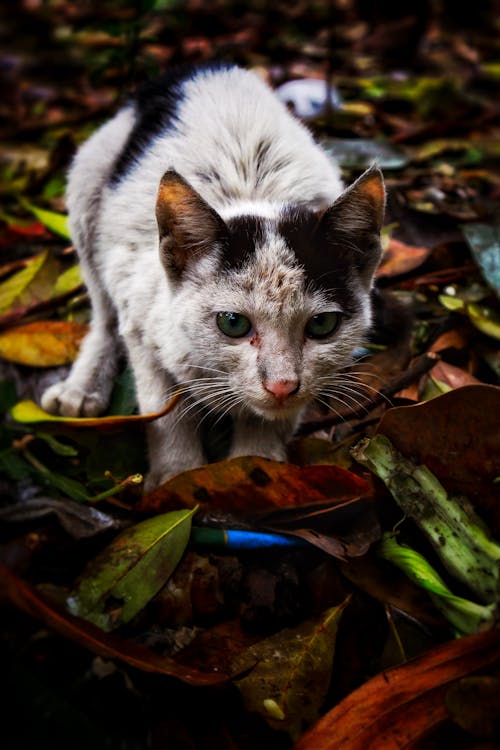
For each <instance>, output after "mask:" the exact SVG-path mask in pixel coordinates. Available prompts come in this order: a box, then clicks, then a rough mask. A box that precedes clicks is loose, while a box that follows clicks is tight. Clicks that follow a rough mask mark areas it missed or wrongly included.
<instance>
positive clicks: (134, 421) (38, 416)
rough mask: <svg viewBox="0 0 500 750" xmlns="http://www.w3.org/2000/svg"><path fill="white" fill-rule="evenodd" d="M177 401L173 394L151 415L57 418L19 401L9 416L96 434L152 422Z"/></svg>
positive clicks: (41, 424)
mask: <svg viewBox="0 0 500 750" xmlns="http://www.w3.org/2000/svg"><path fill="white" fill-rule="evenodd" d="M178 400H179V394H175V395H174V396H173V397H172V398H171V399H170V401H169V402H168V404H167V405H166V406H165V408H164V409H162V410H161V411H158V412H154V413H152V414H129V415H127V416H119V415H117V416H114V415H113V416H109V417H59V416H55V415H54V414H49V413H48V412H46V411H44V410H43V409H41V408H40V407H39V406H38V404H35V402H34V401H19V403H17V404H16V405H15V406H13V407H12V409H11V416H12V418H13V419H15V420H16V422H21V423H22V424H37V425H40V426H43V427H44V429H49V428H54V429H57V431H61V430H63V431H65V430H74V429H76V430H94V429H96V430H97V431H98V432H114V431H116V430H120V429H123V428H124V427H131V426H134V425H137V426H141V425H144V424H147V423H148V422H153V421H154V420H155V419H159V417H164V416H165V414H168V412H169V411H170V410H171V409H173V408H174V406H175V405H176V403H177V402H178Z"/></svg>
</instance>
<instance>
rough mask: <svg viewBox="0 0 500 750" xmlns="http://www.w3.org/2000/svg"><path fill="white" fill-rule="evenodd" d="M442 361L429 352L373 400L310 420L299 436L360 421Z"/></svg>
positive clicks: (299, 432)
mask: <svg viewBox="0 0 500 750" xmlns="http://www.w3.org/2000/svg"><path fill="white" fill-rule="evenodd" d="M439 360H440V356H439V354H436V352H427V353H426V354H422V355H421V356H420V357H418V358H417V359H416V360H415V362H414V363H413V365H412V366H411V367H410V368H409V369H408V370H406V371H405V372H402V373H401V374H400V375H398V377H396V378H394V380H392V381H391V382H390V383H389V384H388V385H386V386H385V388H381V389H380V391H379V392H378V393H375V394H374V395H373V396H372V397H371V398H368V399H366V401H364V402H363V403H361V404H360V405H359V406H356V407H355V408H352V409H344V410H343V411H337V412H335V414H327V415H326V416H325V417H320V418H319V419H314V420H308V421H307V422H304V423H303V424H301V425H300V427H299V429H298V430H297V432H296V434H297V435H310V434H311V433H312V432H316V431H317V430H323V429H325V428H326V427H332V426H333V425H336V424H340V423H341V422H348V421H349V420H351V419H360V418H361V417H364V416H366V413H367V412H369V411H372V410H373V409H375V407H376V406H380V404H382V403H383V402H384V401H386V400H387V399H388V398H389V397H390V396H393V395H394V394H395V393H397V392H398V391H401V390H403V388H407V386H409V385H411V384H412V383H414V382H415V380H418V379H419V378H420V377H421V376H422V375H425V373H426V372H428V371H429V370H431V369H432V368H433V367H434V366H435V365H436V364H437V362H438V361H439Z"/></svg>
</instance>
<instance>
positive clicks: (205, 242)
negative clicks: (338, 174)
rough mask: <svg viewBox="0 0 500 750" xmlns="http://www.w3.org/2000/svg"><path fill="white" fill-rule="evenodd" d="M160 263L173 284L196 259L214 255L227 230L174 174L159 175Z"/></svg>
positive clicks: (210, 210) (157, 202) (157, 201)
mask: <svg viewBox="0 0 500 750" xmlns="http://www.w3.org/2000/svg"><path fill="white" fill-rule="evenodd" d="M156 220H157V222H158V231H159V235H160V256H161V260H162V263H163V265H164V267H165V269H166V271H167V273H168V274H169V275H170V276H171V278H172V279H173V280H175V281H178V280H179V279H180V278H181V277H182V275H183V274H184V272H185V271H186V269H188V268H189V267H190V266H192V265H193V264H195V263H196V261H197V260H199V259H200V258H202V257H204V256H206V255H207V254H208V253H210V252H214V248H215V246H216V244H217V243H220V242H222V241H223V240H224V238H225V237H226V235H227V227H226V225H225V224H224V222H223V220H222V219H221V217H220V216H219V214H218V213H217V211H214V209H213V208H211V207H210V206H209V205H208V203H207V202H206V201H204V200H203V198H202V197H201V196H200V195H199V194H198V193H197V192H196V190H194V189H193V188H192V187H191V185H189V183H187V182H186V180H184V179H183V178H182V177H181V176H180V175H179V174H177V172H174V171H173V170H170V171H168V172H165V174H164V175H163V177H162V179H161V182H160V187H159V188H158V197H157V200H156Z"/></svg>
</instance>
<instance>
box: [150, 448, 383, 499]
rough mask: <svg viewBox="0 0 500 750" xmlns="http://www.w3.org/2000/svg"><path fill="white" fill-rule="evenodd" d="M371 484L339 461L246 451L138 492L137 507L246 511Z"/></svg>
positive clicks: (354, 491) (365, 489) (359, 491)
mask: <svg viewBox="0 0 500 750" xmlns="http://www.w3.org/2000/svg"><path fill="white" fill-rule="evenodd" d="M369 492H370V485H369V484H368V483H367V482H366V481H365V480H364V479H361V478H360V477H358V476H357V475H356V474H353V473H352V472H350V471H347V469H341V468H340V467H338V466H327V465H318V466H304V467H299V466H294V465H293V464H286V463H282V462H279V461H270V460H268V459H265V458H260V457H258V456H244V457H242V458H234V459H228V460H226V461H219V462H217V463H213V464H209V465H207V466H201V467H200V468H198V469H193V470H192V471H186V472H183V473H182V474H178V475H177V476H175V477H172V479H170V480H169V481H168V482H165V484H162V485H161V486H160V487H158V489H156V490H154V491H153V492H151V493H150V494H149V495H146V496H144V497H143V498H142V500H141V501H140V503H139V506H138V510H140V511H147V512H156V513H158V512H161V511H164V510H168V509H170V508H175V507H177V508H178V507H179V506H181V507H187V508H192V507H194V506H195V505H197V504H200V506H201V507H202V508H205V507H207V508H210V509H211V510H216V509H217V510H220V509H223V510H229V511H234V512H237V511H250V512H257V511H259V510H269V509H271V508H286V507H287V506H293V505H306V504H310V505H314V504H316V503H322V502H325V501H327V500H333V499H336V500H346V499H350V498H353V497H359V496H361V495H366V494H368V493H369Z"/></svg>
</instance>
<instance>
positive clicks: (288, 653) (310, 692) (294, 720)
mask: <svg viewBox="0 0 500 750" xmlns="http://www.w3.org/2000/svg"><path fill="white" fill-rule="evenodd" d="M348 602H349V597H348V598H347V599H345V600H344V601H343V602H342V603H341V604H339V606H337V607H333V608H331V609H329V610H327V611H326V612H325V613H323V614H322V615H321V617H318V618H315V619H313V620H308V621H306V622H303V623H301V624H300V625H298V626H297V627H295V628H287V629H286V630H282V631H280V632H279V633H276V634H275V635H272V636H271V637H270V638H265V639H264V640H262V641H259V643H257V644H255V645H254V646H250V648H249V649H247V650H246V651H245V652H243V653H242V654H241V655H240V656H238V657H237V658H236V659H235V661H234V662H233V671H234V672H235V673H237V672H240V671H243V670H245V669H249V668H252V666H253V665H254V664H255V666H253V669H252V670H251V672H250V673H249V674H248V675H247V676H246V677H243V678H242V679H239V680H236V685H237V687H238V689H239V691H240V693H241V694H242V696H243V700H244V701H245V706H246V708H247V710H248V711H254V712H257V713H260V714H261V715H262V716H264V718H265V719H266V721H267V722H268V723H269V724H270V725H271V726H272V727H273V728H274V729H281V730H283V731H287V732H288V733H289V734H290V735H291V737H292V738H293V739H296V738H297V737H298V736H299V735H300V733H301V732H302V731H303V730H304V727H305V726H308V725H310V724H311V723H312V722H313V721H314V720H315V719H316V718H317V717H318V715H319V711H320V708H321V705H322V703H323V700H324V698H325V694H326V691H327V689H328V685H329V683H330V677H331V670H332V664H333V656H334V651H335V639H336V635H337V628H338V625H339V621H340V618H341V616H342V613H343V611H344V609H345V607H346V606H347V604H348Z"/></svg>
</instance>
